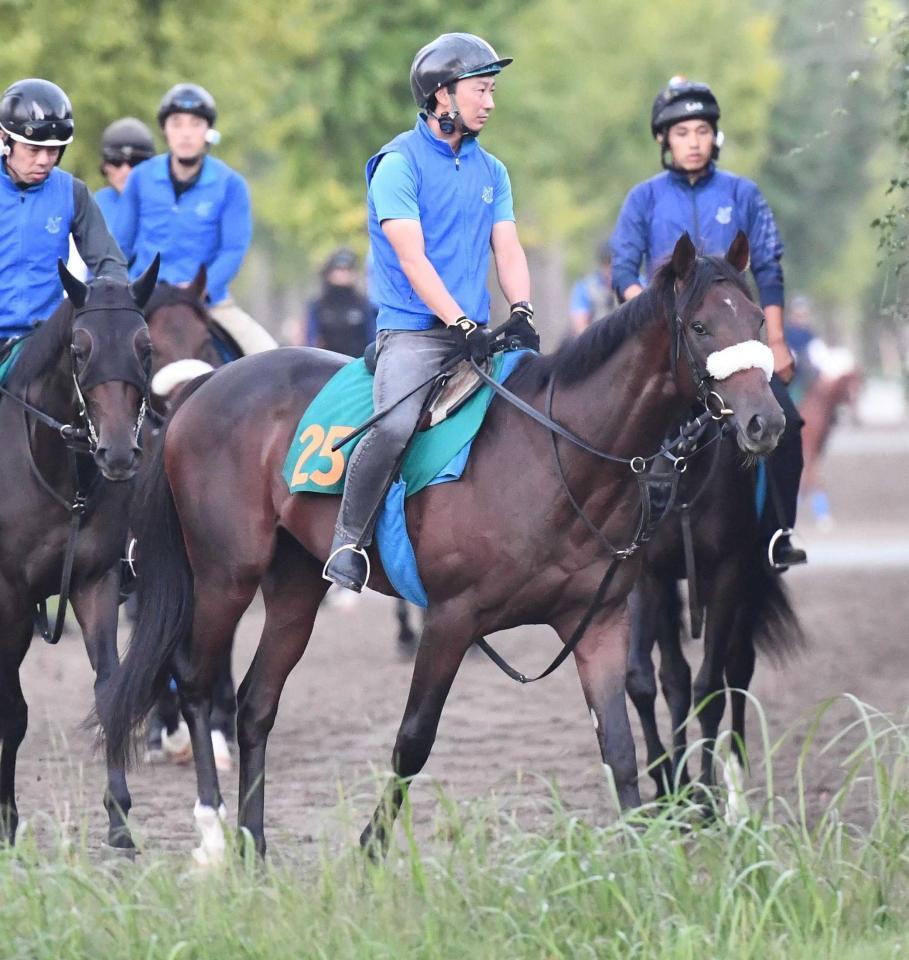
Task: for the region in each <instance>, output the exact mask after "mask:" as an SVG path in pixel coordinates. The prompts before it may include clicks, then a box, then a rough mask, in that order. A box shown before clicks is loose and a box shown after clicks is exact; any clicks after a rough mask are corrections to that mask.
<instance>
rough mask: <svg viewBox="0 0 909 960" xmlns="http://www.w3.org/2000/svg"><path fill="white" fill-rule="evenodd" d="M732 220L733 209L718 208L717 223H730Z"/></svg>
mask: <svg viewBox="0 0 909 960" xmlns="http://www.w3.org/2000/svg"><path fill="white" fill-rule="evenodd" d="M731 220H732V207H731V206H730V207H717V211H716V222H717V223H724V224H725V223H729V222H730V221H731Z"/></svg>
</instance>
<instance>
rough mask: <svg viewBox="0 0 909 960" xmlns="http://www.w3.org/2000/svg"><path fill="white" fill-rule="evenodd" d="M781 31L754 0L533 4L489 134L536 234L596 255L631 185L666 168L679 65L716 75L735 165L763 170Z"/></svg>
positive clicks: (518, 24)
mask: <svg viewBox="0 0 909 960" xmlns="http://www.w3.org/2000/svg"><path fill="white" fill-rule="evenodd" d="M772 31H773V20H772V19H771V18H770V17H769V16H767V15H765V14H760V13H756V12H755V10H754V6H753V4H751V3H749V2H746V0H733V2H730V3H724V4H717V3H714V2H712V0H691V2H689V3H686V4H675V3H669V2H659V3H652V4H640V3H637V2H635V0H611V2H609V3H603V2H601V0H578V2H575V3H572V4H567V3H566V4H553V3H543V2H540V3H535V4H529V5H527V6H526V7H525V8H524V9H523V10H522V12H521V13H520V14H519V15H518V16H517V17H516V18H515V20H514V23H513V29H512V33H511V37H512V39H513V41H514V42H513V45H512V46H511V47H509V49H510V50H514V55H515V57H516V60H515V63H514V65H513V66H511V67H509V68H508V71H507V72H506V73H505V74H503V76H502V81H501V84H500V93H499V96H498V104H499V109H498V112H497V115H496V116H495V117H494V119H493V123H492V124H491V128H490V130H489V132H488V134H484V142H485V141H487V140H488V146H490V147H491V149H492V150H493V152H495V153H497V154H498V155H499V156H500V157H501V158H502V159H503V160H504V161H505V162H506V164H507V165H508V167H509V170H510V171H511V173H512V178H513V180H514V184H515V193H516V198H517V203H518V206H519V209H520V212H521V218H522V234H523V235H524V236H525V238H526V239H527V240H529V241H530V242H531V243H532V244H533V245H540V246H541V245H545V244H547V243H551V242H555V241H559V242H565V241H570V243H571V252H572V253H573V262H574V265H575V267H576V268H583V267H585V266H586V265H587V264H588V263H589V261H590V260H591V259H592V251H593V249H594V245H595V243H596V242H597V241H598V240H600V239H601V238H602V237H603V236H604V235H605V234H607V233H608V232H609V229H610V227H611V224H612V222H613V220H614V218H615V216H616V214H617V213H618V210H619V207H620V206H621V203H622V201H623V200H624V198H625V195H626V193H627V192H628V190H630V189H631V187H632V186H633V185H634V184H635V183H637V182H638V181H640V180H643V179H645V178H647V177H650V176H653V175H654V174H656V173H659V171H660V162H659V152H658V149H657V146H656V144H655V143H654V142H653V140H652V138H651V135H650V125H649V124H650V108H651V104H652V103H653V99H654V97H655V96H656V94H657V92H658V91H659V90H660V89H661V88H662V87H663V86H664V85H665V84H666V82H667V81H668V79H669V78H670V77H671V76H672V75H674V74H684V75H686V76H689V77H691V78H692V79H698V80H707V81H709V82H710V83H711V85H712V86H713V88H714V90H715V91H716V92H717V95H718V97H719V99H720V103H721V107H722V110H723V121H722V125H723V128H724V130H725V132H726V136H727V146H726V148H725V149H724V154H723V163H724V165H726V166H728V167H729V168H730V169H733V170H736V171H737V172H739V173H742V174H745V175H749V174H753V173H754V172H755V171H756V170H757V169H758V166H759V164H760V162H761V160H762V159H763V157H764V153H765V151H766V149H767V136H766V132H767V120H768V108H769V103H770V101H771V99H772V97H773V95H774V93H775V91H776V86H777V82H778V78H779V69H778V66H777V64H776V61H775V59H774V57H773V52H772V50H771V44H770V39H771V34H772Z"/></svg>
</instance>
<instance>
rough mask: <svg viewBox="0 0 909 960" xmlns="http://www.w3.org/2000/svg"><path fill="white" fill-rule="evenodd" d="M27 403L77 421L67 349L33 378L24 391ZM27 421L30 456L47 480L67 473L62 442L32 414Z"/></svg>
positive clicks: (67, 420)
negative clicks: (51, 364)
mask: <svg viewBox="0 0 909 960" xmlns="http://www.w3.org/2000/svg"><path fill="white" fill-rule="evenodd" d="M26 396H27V398H28V402H29V403H30V404H31V405H32V406H33V407H37V408H38V409H39V410H41V411H42V412H43V413H46V414H48V415H49V416H51V417H54V418H55V419H56V420H59V421H60V422H61V423H76V420H77V418H78V416H79V402H78V398H77V396H76V388H75V383H74V381H73V374H72V365H71V361H70V357H69V351H68V350H64V351H63V353H62V354H61V355H60V358H59V360H58V361H57V364H56V365H55V366H53V367H51V368H50V369H49V370H47V371H46V372H45V373H43V374H41V375H40V376H38V377H35V378H34V379H33V380H32V382H31V383H30V384H29V386H28V389H27V391H26ZM28 419H29V421H30V430H29V436H30V442H31V448H32V456H33V457H34V459H35V463H36V464H37V465H38V468H39V469H40V470H41V473H42V475H43V476H44V477H45V479H47V480H48V481H51V482H53V481H54V480H55V479H57V478H58V477H59V478H63V477H68V476H69V469H70V468H69V462H68V459H67V458H66V457H65V456H63V441H62V439H61V438H60V437H58V436H52V435H51V434H50V433H49V431H48V428H46V427H45V426H44V425H43V424H40V423H39V422H38V420H37V419H35V418H34V417H29V418H28Z"/></svg>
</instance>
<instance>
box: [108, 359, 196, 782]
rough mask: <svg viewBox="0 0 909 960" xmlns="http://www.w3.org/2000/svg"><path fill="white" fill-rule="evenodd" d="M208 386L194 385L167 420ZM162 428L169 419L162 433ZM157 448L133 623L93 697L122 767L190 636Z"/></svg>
mask: <svg viewBox="0 0 909 960" xmlns="http://www.w3.org/2000/svg"><path fill="white" fill-rule="evenodd" d="M207 379H208V376H205V377H200V378H198V379H197V380H195V381H193V382H192V384H190V385H189V387H187V388H186V389H185V390H184V391H183V393H182V394H181V395H180V397H179V400H178V402H177V404H175V406H174V408H173V409H172V411H171V415H173V413H174V412H175V411H176V410H177V409H178V408H179V406H180V405H182V403H183V402H184V401H185V400H186V399H187V398H188V397H190V396H191V395H192V394H193V393H194V392H195V391H196V390H197V389H198V388H199V387H200V386H201V385H202V384H203V383H204V382H205V380H207ZM169 423H170V418H168V421H167V423H165V425H164V428H163V431H165V432H166V430H167V427H168V426H169ZM164 447H165V444H164V442H163V440H162V442H161V443H159V444H158V446H157V449H156V450H155V452H154V454H153V457H152V460H151V461H150V463H149V464H148V467H147V470H146V471H144V472H143V476H142V478H141V481H140V484H139V488H138V490H137V491H136V499H135V503H134V507H133V512H132V522H131V526H132V529H133V533H134V535H135V537H136V540H137V555H138V564H139V575H138V577H137V581H136V583H137V599H138V615H137V619H136V623H135V626H134V627H133V631H132V636H131V637H130V642H129V647H128V649H127V651H126V655H125V657H124V659H123V661H122V663H121V664H120V666H119V668H118V669H117V670H116V671H114V673H113V675H112V676H111V677H110V679H109V680H108V682H107V683H106V685H105V689H104V691H103V693H102V694H101V696H100V704H99V711H100V714H101V719H102V722H103V727H104V734H105V737H106V739H107V746H108V751H109V755H110V757H111V758H112V759H113V760H115V761H117V762H121V763H123V764H124V765H126V764H128V763H129V762H130V760H131V759H132V758H133V754H134V750H133V746H134V740H133V734H134V731H135V730H136V727H137V726H138V725H139V724H140V723H141V722H142V720H144V718H145V716H146V715H147V714H148V712H149V711H150V710H151V708H152V706H153V705H154V703H155V701H156V699H157V697H158V694H159V693H160V692H161V690H162V689H163V688H164V685H165V684H166V683H168V682H169V679H170V674H171V667H170V664H171V661H172V658H173V656H174V653H175V652H176V650H177V649H178V648H179V647H180V646H184V645H186V644H187V643H188V642H189V640H190V637H191V632H192V619H193V574H192V568H191V567H190V564H189V558H188V556H187V553H186V546H185V544H184V541H183V531H182V529H181V526H180V518H179V516H178V515H177V508H176V504H175V503H174V498H173V493H172V491H171V488H170V483H169V481H168V478H167V473H166V472H165V470H164Z"/></svg>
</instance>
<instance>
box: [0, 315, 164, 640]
mask: <svg viewBox="0 0 909 960" xmlns="http://www.w3.org/2000/svg"><path fill="white" fill-rule="evenodd" d="M123 309H124V308H122V307H92V308H91V309H90V310H77V311H76V312H75V314H74V319H75V317H76V316H82V315H83V314H85V313H93V312H101V311H106V310H109V311H117V312H123ZM137 312H140V313H141V311H137ZM70 373H71V375H72V380H73V385H74V391H75V396H76V399H77V401H78V404H79V409H78V413H77V415H76V419H77V423H64V422H62V421H60V420H57V418H56V417H52V416H51V415H50V414H49V413H45V412H44V411H43V410H40V409H39V408H38V407H35V406H33V405H32V404H31V403H29V402H28V400H27V397H28V387H27V386H26V388H25V397H20V396H18V395H17V394H15V393H11V392H10V391H9V390H7V389H6V387H3V386H0V395H2V396H5V397H9V398H10V400H12V401H14V402H15V403H17V404H18V405H19V406H20V407H21V409H22V423H23V426H24V428H25V449H26V450H27V451H28V465H29V468H30V469H31V472H32V475H33V476H34V478H35V479H36V480H37V481H38V484H39V486H40V487H41V489H42V490H44V492H45V493H46V494H47V495H48V496H49V497H51V499H53V500H54V501H55V502H56V503H57V504H58V505H59V506H61V507H63V509H64V510H66V511H67V512H68V513H69V515H70V523H69V534H68V536H67V541H66V552H65V553H64V555H63V571H62V573H61V576H60V592H59V602H58V604H57V613H56V616H55V618H54V628H53V630H51V628H50V622H49V620H48V616H47V601H46V600H44V599H42V600H39V601H37V603H36V611H35V625H36V626H37V628H38V630H39V632H40V633H41V637H42V639H43V640H45V641H46V642H47V643H50V644H56V643H58V642H59V640H60V637H61V636H63V627H64V624H65V622H66V610H67V607H68V605H69V595H70V585H71V581H72V573H73V563H74V561H75V556H76V541H77V539H78V536H79V528H80V527H81V525H82V519H83V518H84V517H85V516H86V514H87V513H88V510H89V505H90V504H89V500H90V497H91V494H92V493H93V492H94V489H95V488H96V486H97V484H96V483H94V482H93V483H92V484H91V485H90V488H89V489H84V488H83V485H82V481H81V479H80V477H79V466H78V459H77V458H78V457H79V456H92V455H94V453H95V452H96V451H97V449H98V442H99V438H98V433H97V431H96V430H95V425H94V423H93V422H92V419H91V416H90V415H89V412H88V405H87V403H86V401H85V396H84V394H83V392H82V387H81V385H80V383H79V377H78V376H77V374H76V364H75V356H74V354H73V350H72V346H70ZM148 399H149V398H148V390H147V389H146V391H145V395H144V396H143V397H142V403H141V405H140V407H139V413H138V416H137V418H136V428H135V433H136V438H137V439H138V436H139V431H140V430H141V429H142V421H143V420H144V419H145V415H146V412H147V411H148V410H149V402H148ZM30 416H31V417H33V418H34V419H35V420H38V421H39V422H40V423H43V424H44V425H45V426H46V427H49V428H50V429H51V430H53V431H54V432H55V433H57V435H58V436H59V437H60V438H61V440H62V441H63V443H64V445H65V446H66V458H67V462H68V464H69V469H70V476H71V478H72V489H73V497H72V500H68V499H67V498H66V497H64V496H63V495H62V494H61V493H59V492H58V491H57V490H55V489H54V487H53V486H52V484H51V483H50V481H48V479H47V478H46V477H45V476H44V474H43V473H42V472H41V468H40V467H39V466H38V463H37V461H36V460H35V452H34V450H33V449H32V444H31V434H30V430H29V417H30ZM80 423H81V426H80V425H79V424H80Z"/></svg>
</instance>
